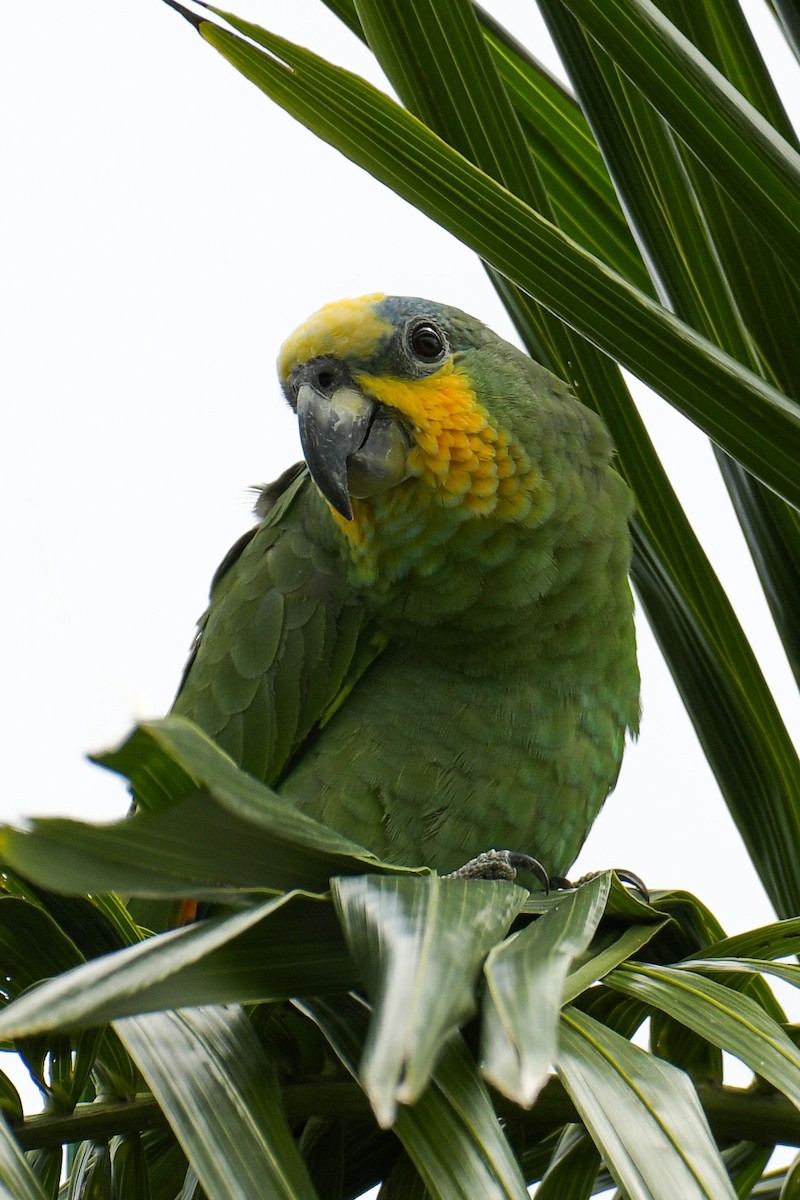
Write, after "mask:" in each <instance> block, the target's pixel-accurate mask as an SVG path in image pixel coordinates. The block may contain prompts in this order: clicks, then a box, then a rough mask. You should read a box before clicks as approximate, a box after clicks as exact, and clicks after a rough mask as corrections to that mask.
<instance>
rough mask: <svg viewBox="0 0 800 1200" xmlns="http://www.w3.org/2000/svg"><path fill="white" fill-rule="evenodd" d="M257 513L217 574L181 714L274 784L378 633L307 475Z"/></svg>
mask: <svg viewBox="0 0 800 1200" xmlns="http://www.w3.org/2000/svg"><path fill="white" fill-rule="evenodd" d="M256 511H257V512H259V513H263V514H264V516H263V519H262V521H261V523H260V524H259V525H257V526H256V527H255V528H254V529H252V530H250V531H248V533H247V534H245V535H244V537H242V538H240V539H239V541H238V542H237V543H236V545H235V546H234V547H233V549H232V550H231V551H230V552H229V553H228V555H226V557H225V559H224V560H223V563H222V565H221V567H220V568H219V570H218V571H217V573H216V575H215V576H214V581H213V584H212V590H211V599H210V602H209V606H208V609H207V610H206V612H205V613H204V614H203V616H202V617H201V619H200V622H199V623H198V632H197V636H196V638H195V643H194V646H193V649H192V653H191V656H190V659H189V662H188V664H187V666H186V670H185V673H184V677H183V680H182V683H181V686H180V689H179V691H178V695H177V697H176V699H175V703H174V705H173V710H172V711H173V712H174V713H177V714H180V715H181V716H185V717H188V718H189V719H190V720H193V721H195V722H196V723H197V724H198V725H200V726H201V727H202V728H203V729H205V730H206V732H207V733H209V734H210V735H211V736H212V737H214V738H215V740H216V741H218V742H219V743H220V745H221V746H222V747H223V748H224V749H225V750H226V751H227V752H228V753H229V754H230V755H231V756H232V757H233V758H234V759H236V761H237V762H238V763H240V765H241V766H243V767H244V768H245V769H246V770H248V771H250V772H251V773H252V774H254V775H256V776H257V777H258V778H260V779H263V780H264V781H265V782H267V783H274V782H275V780H276V779H277V778H278V777H279V776H280V775H281V774H282V772H283V771H284V769H285V767H286V766H287V764H288V763H289V761H290V760H291V759H292V757H293V756H295V755H296V754H297V753H298V750H299V749H300V748H301V747H302V746H303V744H304V743H305V741H306V739H307V738H308V737H309V736H310V735H313V733H314V731H315V728H316V726H317V725H318V724H319V722H320V720H321V718H322V717H323V716H324V714H325V712H326V711H327V710H328V709H329V708H330V706H331V704H333V703H334V702H335V700H336V697H337V695H339V694H340V693H341V691H342V689H343V687H345V686H347V687H349V686H351V683H350V678H349V677H350V675H351V674H352V672H353V671H354V670H355V671H356V673H360V669H361V668H360V663H361V660H362V657H363V656H361V655H360V654H359V646H360V644H362V643H363V639H364V638H365V637H367V638H368V637H369V632H368V630H367V627H366V624H365V618H364V613H363V609H362V606H361V604H360V603H359V600H358V597H357V596H356V595H354V593H353V592H352V590H351V588H350V587H349V586H348V583H347V578H346V570H345V565H344V562H343V560H342V558H341V555H340V554H339V552H338V548H337V545H336V542H335V536H336V535H335V531H334V529H333V526H332V523H331V521H330V519H329V514H328V512H327V509H326V508H325V506H324V502H323V501H322V500H321V498H320V497H319V494H318V492H317V491H316V488H315V487H314V486H313V484H312V483H311V481H310V479H309V476H308V473H307V471H305V469H301V468H292V469H290V470H289V471H287V472H285V473H284V475H283V476H281V479H280V480H278V481H277V482H276V483H275V484H272V485H270V486H269V487H268V488H265V489H264V491H263V492H262V495H261V499H260V500H259V505H258V506H257V510H256Z"/></svg>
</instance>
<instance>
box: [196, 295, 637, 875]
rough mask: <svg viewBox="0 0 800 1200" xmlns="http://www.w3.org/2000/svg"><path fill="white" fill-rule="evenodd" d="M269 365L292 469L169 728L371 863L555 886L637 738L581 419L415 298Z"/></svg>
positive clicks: (456, 318)
mask: <svg viewBox="0 0 800 1200" xmlns="http://www.w3.org/2000/svg"><path fill="white" fill-rule="evenodd" d="M277 365H278V376H279V382H280V387H281V390H282V392H283V395H284V397H285V399H286V401H287V402H288V404H289V405H290V406H291V408H292V410H293V411H294V413H295V414H296V418H297V422H298V427H299V434H300V441H301V445H302V451H303V456H304V462H301V463H298V464H296V465H294V466H291V467H290V468H289V469H288V470H286V471H285V472H284V473H283V475H282V476H281V477H280V478H279V479H278V480H277V481H276V482H275V483H273V484H270V485H268V486H266V487H264V488H262V489H260V490H259V495H258V502H257V504H256V510H255V513H256V516H257V517H258V522H257V524H255V525H254V526H253V527H252V528H250V529H249V530H248V531H247V532H246V533H245V534H244V536H243V537H241V538H240V540H239V541H238V542H237V543H236V545H235V546H234V547H233V548H232V549H231V551H230V552H229V553H228V555H227V557H226V558H225V559H224V560H223V562H222V564H221V566H220V567H219V569H218V570H217V573H216V575H215V576H214V579H213V582H212V586H211V594H210V601H209V605H208V608H207V610H206V612H205V613H204V615H203V616H202V617H201V619H200V621H199V623H198V628H197V634H196V637H195V641H194V643H193V647H192V650H191V652H190V657H189V661H188V663H187V666H186V668H185V671H184V674H183V679H182V682H181V684H180V687H179V691H178V694H177V697H176V700H175V702H174V705H173V708H172V712H173V713H174V714H176V715H178V716H183V717H185V718H188V719H189V720H191V721H193V722H194V723H195V724H196V725H198V726H199V727H200V728H201V729H202V730H204V731H205V732H206V734H207V735H209V736H210V737H211V738H212V739H213V740H214V741H215V742H216V743H217V744H218V745H219V746H221V747H222V748H223V750H225V751H226V752H227V753H228V754H229V755H230V756H231V757H232V758H233V759H234V760H235V762H236V763H237V764H238V765H239V766H240V767H241V768H242V769H244V770H245V771H247V772H249V773H250V774H251V775H253V776H255V777H256V778H257V779H258V780H260V781H262V782H263V783H265V784H267V785H268V786H269V787H271V788H272V789H274V790H275V791H276V792H277V793H278V794H279V795H280V796H282V797H284V798H286V799H288V800H289V801H290V802H291V803H292V804H293V805H296V806H297V808H298V809H299V810H301V811H302V812H303V813H305V814H307V815H309V816H311V817H313V818H315V819H316V820H318V821H321V822H324V823H325V824H326V825H328V826H329V827H331V828H333V829H334V830H336V831H337V832H338V833H340V834H343V835H345V836H346V837H348V838H349V839H350V840H351V841H354V842H356V843H357V844H358V845H360V846H362V847H365V848H366V849H368V850H369V851H371V852H373V853H374V854H376V855H378V856H379V857H380V858H381V859H383V860H384V861H386V862H389V863H402V864H407V865H414V866H423V867H428V868H431V869H433V870H435V871H437V872H439V873H442V874H444V873H449V872H452V871H454V870H457V869H458V868H459V867H460V866H461V864H463V863H464V862H465V861H466V860H468V859H471V858H473V857H475V856H479V855H481V854H482V853H483V852H486V851H487V850H489V848H491V847H495V846H503V847H510V848H513V849H514V850H520V851H526V852H531V853H532V854H533V855H535V857H536V859H537V860H539V861H540V862H542V863H544V864H545V870H546V871H548V872H551V873H553V874H554V875H558V876H563V874H564V873H565V872H566V871H567V870H568V868H569V867H570V866H571V865H572V863H573V861H574V859H575V857H576V856H577V854H578V851H579V850H580V848H581V846H582V845H583V842H584V840H585V838H586V836H587V834H588V832H589V829H590V827H591V825H592V823H593V821H594V819H595V817H596V816H597V814H598V812H599V810H600V808H601V806H602V805H603V803H604V801H605V799H606V797H607V796H608V794H609V792H610V791H611V790H612V789H613V787H614V785H615V783H616V780H617V776H618V773H619V769H620V764H621V761H622V755H623V748H624V745H625V742H626V736H627V735H629V734H630V735H631V736H636V734H637V731H638V721H639V672H638V667H637V658H636V644H635V634H634V623H633V599H632V594H631V589H630V584H629V581H628V569H629V563H630V554H631V543H630V532H629V521H630V517H631V513H632V508H633V500H632V496H631V492H630V489H629V488H628V486H627V484H626V483H625V482H624V480H623V479H622V477H621V475H620V474H619V473H618V472H617V471H616V470H615V469H614V466H613V465H612V459H613V446H612V442H611V437H610V435H609V433H608V431H607V429H606V427H605V425H604V423H603V421H602V420H601V418H600V417H599V416H598V415H597V414H596V413H595V412H594V411H592V410H591V409H589V408H587V407H586V406H584V405H583V404H582V403H580V401H579V400H578V399H576V397H575V396H574V395H573V394H572V393H571V392H570V390H569V388H568V387H567V386H566V384H564V383H563V382H562V381H561V380H560V379H559V378H557V377H556V376H555V375H553V374H552V373H550V372H549V371H548V370H546V369H545V368H544V367H543V366H541V365H540V364H538V363H537V362H535V361H534V360H533V359H532V358H531V357H529V356H528V355H527V354H525V353H524V352H523V351H521V350H519V349H517V348H516V347H515V346H513V345H512V344H510V343H509V342H507V341H505V340H503V339H502V338H500V337H499V336H498V335H497V334H495V333H493V332H492V331H491V330H490V329H489V328H488V327H487V326H486V325H484V324H483V323H482V322H481V321H480V320H477V319H476V318H474V317H471V316H469V315H468V314H467V313H465V312H462V311H461V310H459V309H457V308H452V307H449V306H447V305H444V304H438V303H434V302H432V301H429V300H424V299H420V298H416V297H404V296H389V295H384V294H383V293H374V294H371V295H366V296H362V297H360V298H357V299H345V300H341V301H338V302H335V303H332V304H327V305H325V306H324V307H323V308H321V309H320V310H319V311H318V312H316V313H314V314H313V315H312V316H311V317H309V318H308V320H306V321H305V322H304V323H303V324H301V325H300V327H299V328H298V329H297V330H296V331H295V332H294V333H293V334H292V335H291V336H290V337H289V338H288V339H287V340H286V341H285V342H284V344H283V346H282V347H281V349H280V352H279V356H278V364H277ZM257 490H258V489H257Z"/></svg>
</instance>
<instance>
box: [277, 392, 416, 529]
mask: <svg viewBox="0 0 800 1200" xmlns="http://www.w3.org/2000/svg"><path fill="white" fill-rule="evenodd" d="M297 419H298V423H299V426H300V441H301V443H302V446H303V455H304V457H305V460H306V463H307V464H308V469H309V471H310V472H311V478H312V479H313V480H314V483H315V484H316V485H317V487H318V488H319V490H320V491H321V492H322V495H323V496H324V497H325V499H326V500H327V501H328V503H329V504H330V505H331V506H332V507H333V508H335V509H336V511H337V512H338V513H339V515H340V516H342V517H344V519H345V520H346V521H351V520H352V519H353V505H352V502H351V496H358V497H365V496H371V495H374V493H375V492H379V491H383V489H384V488H387V487H391V486H392V484H394V483H399V482H400V480H401V479H404V478H405V477H406V474H407V467H406V460H407V458H408V449H409V438H408V434H407V433H406V431H405V428H404V427H403V426H402V424H401V422H400V419H399V417H396V416H395V415H394V414H393V413H391V412H390V411H389V410H388V409H386V408H384V406H383V405H380V404H378V402H377V401H376V400H373V399H371V398H370V397H369V396H365V395H364V393H363V392H361V391H359V390H358V388H355V387H353V386H351V385H344V386H342V387H339V388H337V389H336V391H334V392H333V393H332V394H330V395H326V394H325V393H324V392H322V391H320V390H319V389H318V388H316V387H314V386H313V384H310V383H303V384H301V385H300V387H299V388H298V389H297Z"/></svg>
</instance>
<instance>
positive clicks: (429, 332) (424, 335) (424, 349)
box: [408, 321, 447, 363]
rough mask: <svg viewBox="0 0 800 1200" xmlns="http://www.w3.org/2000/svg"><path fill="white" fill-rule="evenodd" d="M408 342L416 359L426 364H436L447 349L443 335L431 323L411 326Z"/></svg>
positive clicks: (422, 322) (418, 323) (423, 322)
mask: <svg viewBox="0 0 800 1200" xmlns="http://www.w3.org/2000/svg"><path fill="white" fill-rule="evenodd" d="M408 340H409V342H410V344H411V349H412V350H413V351H414V354H415V355H416V356H417V358H419V359H421V360H422V362H426V363H432V362H436V360H437V359H439V358H441V357H442V355H443V354H444V353H445V351H446V349H447V343H446V341H445V340H444V335H443V334H442V333H440V331H439V330H438V329H437V328H436V326H435V325H434V324H433V323H432V322H431V321H418V322H417V324H416V325H412V326H411V329H410V330H409V333H408Z"/></svg>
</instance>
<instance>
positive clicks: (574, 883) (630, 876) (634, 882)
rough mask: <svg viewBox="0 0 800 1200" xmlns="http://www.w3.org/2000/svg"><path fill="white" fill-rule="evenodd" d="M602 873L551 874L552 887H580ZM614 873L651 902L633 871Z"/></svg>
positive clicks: (558, 888)
mask: <svg viewBox="0 0 800 1200" xmlns="http://www.w3.org/2000/svg"><path fill="white" fill-rule="evenodd" d="M467 866H469V863H467ZM602 874H603V872H602V871H589V872H587V874H586V875H581V877H580V879H575V880H569V879H565V878H564V876H563V875H551V877H550V887H551V888H553V890H554V891H558V892H560V891H564V890H565V889H572V888H578V887H580V886H581V884H582V883H588V882H589V880H590V879H596V878H597V876H598V875H602ZM614 874H615V875H616V877H617V879H618V880H619V881H620V883H627V884H629V885H630V886H631V887H632V888H635V889H636V891H637V892H639V894H640V895H641V897H642V899H643V900H644V901H645V902H646V903H647V904H649V903H650V892H649V891H648V890H647V887H646V885H645V884H644V883H643V881H642V880H641V879H640V878H639V876H638V875H635V874H634V872H633V871H625V870H624V869H622V868H621V867H615V868H614Z"/></svg>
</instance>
